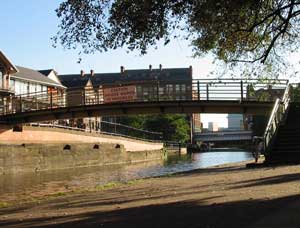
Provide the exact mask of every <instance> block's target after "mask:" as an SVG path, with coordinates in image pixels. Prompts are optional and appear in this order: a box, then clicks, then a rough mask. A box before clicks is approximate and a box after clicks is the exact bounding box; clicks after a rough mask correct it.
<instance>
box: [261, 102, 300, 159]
mask: <svg viewBox="0 0 300 228" xmlns="http://www.w3.org/2000/svg"><path fill="white" fill-rule="evenodd" d="M285 115H286V116H285V121H282V122H281V124H279V126H278V129H277V133H276V134H274V136H273V137H274V138H273V139H272V141H273V143H272V144H271V145H270V148H268V150H269V152H268V153H267V156H266V162H268V163H300V103H294V102H293V103H290V105H289V109H288V111H287V113H286V114H285Z"/></svg>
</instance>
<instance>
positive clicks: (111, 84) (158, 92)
mask: <svg viewBox="0 0 300 228" xmlns="http://www.w3.org/2000/svg"><path fill="white" fill-rule="evenodd" d="M192 75H193V73H192V67H189V68H166V69H164V68H162V66H161V65H160V66H159V68H158V69H153V68H152V66H151V65H150V66H149V68H148V69H138V70H125V68H124V67H121V68H120V72H119V73H100V74H99V73H94V71H93V70H91V71H90V72H89V73H85V72H84V71H81V72H80V73H79V74H70V75H59V76H58V77H59V80H60V81H61V83H62V84H63V85H64V86H65V87H67V94H68V95H67V98H66V99H67V101H68V104H69V105H71V106H76V105H82V104H93V103H95V104H98V103H99V102H102V103H112V102H130V101H159V100H192V99H193V92H192ZM83 94H84V96H83ZM102 119H103V120H105V121H110V122H111V121H115V119H116V118H115V117H102ZM190 119H191V120H192V121H193V120H196V121H194V122H193V124H192V125H191V126H192V129H197V130H199V129H201V121H200V114H193V115H191V118H190ZM100 121H101V118H100V117H96V118H86V119H77V120H71V125H75V126H76V125H77V126H78V125H79V127H80V126H81V125H84V126H87V127H88V128H95V127H96V130H98V129H97V126H99V122H100Z"/></svg>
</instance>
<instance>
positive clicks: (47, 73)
mask: <svg viewBox="0 0 300 228" xmlns="http://www.w3.org/2000/svg"><path fill="white" fill-rule="evenodd" d="M52 71H53V69H48V70H39V72H40V73H41V74H43V75H45V76H48V75H49V74H50V73H51V72H52Z"/></svg>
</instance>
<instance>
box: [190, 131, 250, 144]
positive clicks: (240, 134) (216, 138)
mask: <svg viewBox="0 0 300 228" xmlns="http://www.w3.org/2000/svg"><path fill="white" fill-rule="evenodd" d="M193 139H194V140H195V141H202V142H225V141H226V142H227V141H239V142H240V141H251V140H252V131H218V132H205V133H201V132H195V133H194V135H193Z"/></svg>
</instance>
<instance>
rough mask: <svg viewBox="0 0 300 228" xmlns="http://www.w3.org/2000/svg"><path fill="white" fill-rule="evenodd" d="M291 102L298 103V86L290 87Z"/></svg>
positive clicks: (299, 98) (299, 97) (299, 92)
mask: <svg viewBox="0 0 300 228" xmlns="http://www.w3.org/2000/svg"><path fill="white" fill-rule="evenodd" d="M291 100H292V101H294V102H299V101H300V86H299V84H298V85H297V86H295V87H291Z"/></svg>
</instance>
